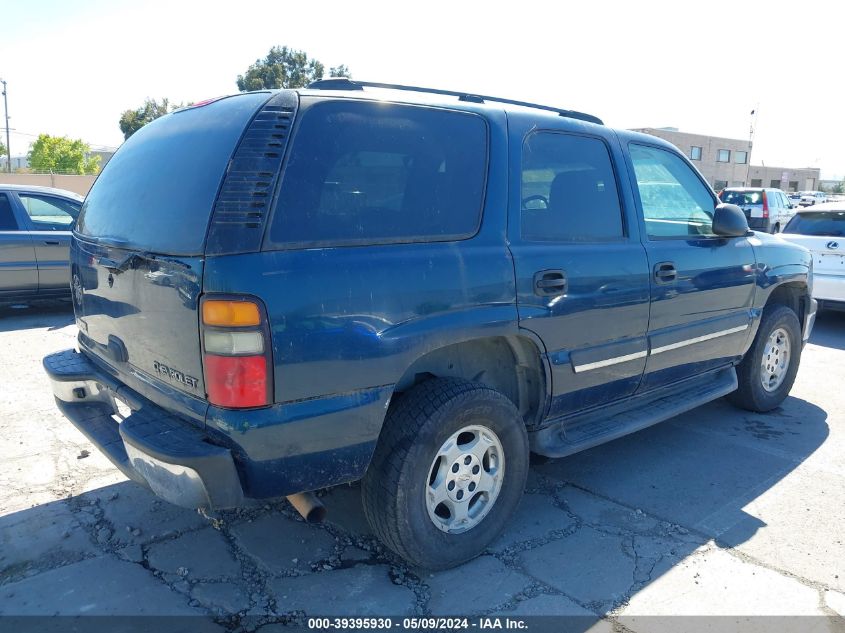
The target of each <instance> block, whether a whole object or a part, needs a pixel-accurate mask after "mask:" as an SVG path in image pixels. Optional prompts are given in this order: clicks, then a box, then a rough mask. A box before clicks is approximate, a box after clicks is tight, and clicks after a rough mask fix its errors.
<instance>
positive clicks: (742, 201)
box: [720, 190, 763, 207]
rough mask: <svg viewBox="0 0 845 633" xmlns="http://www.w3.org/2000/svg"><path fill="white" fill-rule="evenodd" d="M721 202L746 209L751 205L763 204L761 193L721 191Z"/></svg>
mask: <svg viewBox="0 0 845 633" xmlns="http://www.w3.org/2000/svg"><path fill="white" fill-rule="evenodd" d="M720 197H721V199H722V202H725V203H727V204H735V205H738V206H740V207H747V206H749V205H752V204H763V192H762V191H727V190H726V191H723V192H722V195H721V196H720Z"/></svg>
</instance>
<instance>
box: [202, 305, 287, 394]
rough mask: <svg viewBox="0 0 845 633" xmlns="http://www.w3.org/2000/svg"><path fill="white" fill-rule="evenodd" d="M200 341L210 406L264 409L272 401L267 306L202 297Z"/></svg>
mask: <svg viewBox="0 0 845 633" xmlns="http://www.w3.org/2000/svg"><path fill="white" fill-rule="evenodd" d="M200 313H201V315H202V318H201V323H202V329H201V336H202V350H203V370H204V372H205V389H206V393H207V394H208V401H209V402H210V403H211V404H214V405H217V406H219V407H227V408H237V409H239V408H249V407H263V406H267V405H269V404H271V403H272V401H273V379H272V375H273V365H272V360H273V359H272V353H271V348H270V344H269V341H270V330H269V327H268V324H267V318H266V316H265V311H264V308H263V306H262V305H261V304H260V303H259V302H258V301H256V300H254V299H251V298H247V297H231V296H226V297H219V298H218V297H215V296H214V295H207V296H205V297H203V299H202V304H201V306H200Z"/></svg>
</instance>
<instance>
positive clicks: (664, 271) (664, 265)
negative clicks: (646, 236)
mask: <svg viewBox="0 0 845 633" xmlns="http://www.w3.org/2000/svg"><path fill="white" fill-rule="evenodd" d="M677 278H678V269H677V268H675V264H674V263H672V262H660V263H658V264H655V265H654V280H655V281H656V282H657V283H659V284H670V283H672V282H673V281H675V280H676V279H677Z"/></svg>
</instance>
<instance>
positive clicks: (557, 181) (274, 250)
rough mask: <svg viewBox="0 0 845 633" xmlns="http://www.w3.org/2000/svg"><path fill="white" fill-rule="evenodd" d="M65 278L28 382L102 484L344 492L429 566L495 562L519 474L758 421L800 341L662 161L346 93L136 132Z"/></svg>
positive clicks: (499, 116)
mask: <svg viewBox="0 0 845 633" xmlns="http://www.w3.org/2000/svg"><path fill="white" fill-rule="evenodd" d="M71 264H72V271H71V274H72V287H73V297H74V305H75V310H76V320H77V324H78V326H79V340H78V351H74V350H68V351H65V352H61V353H58V354H53V355H51V356H48V357H47V358H45V359H44V365H45V368H46V370H47V372H48V374H49V375H50V377H51V379H52V384H53V390H54V392H55V395H56V400H57V403H58V406H59V408H60V409H61V410H62V412H63V413H64V414H65V415H66V416H67V417H68V418H69V419H70V420H71V422H73V424H74V425H76V427H77V428H78V429H79V430H80V431H82V432H83V433H84V434H85V435H86V436H87V437H88V438H89V439H90V440H91V441H92V442H94V443H95V444H96V445H98V446H99V447H100V449H101V450H102V451H104V452H105V453H106V455H108V457H109V458H110V459H111V460H112V461H113V462H114V463H115V464H116V465H117V466H118V467H119V468H120V469H121V470H122V471H123V472H124V473H125V474H126V475H127V476H128V477H130V478H131V479H133V480H135V481H137V482H139V483H141V484H143V485H145V486H148V487H149V488H151V489H152V490H153V491H154V492H155V493H157V494H158V495H160V496H161V497H163V498H165V499H167V500H169V501H172V502H174V503H177V504H181V505H185V506H193V507H197V506H202V507H207V508H225V507H232V506H237V505H238V504H240V503H242V502H243V499H244V497H250V498H268V497H280V496H284V495H293V494H295V493H301V492H303V491H312V490H315V489H318V488H322V487H326V486H332V485H335V484H339V483H342V482H348V481H353V480H358V479H363V482H362V496H363V504H364V508H365V511H366V515H367V518H368V519H369V521H370V524H371V525H372V528H373V530H374V531H375V533H376V534H377V535H378V536H379V538H381V539H382V540H383V542H384V543H385V544H386V545H387V546H389V547H390V548H391V549H392V550H394V551H395V552H397V553H398V554H399V555H401V556H403V557H404V558H405V559H407V560H408V561H410V562H412V563H415V564H418V565H421V566H424V567H429V568H444V567H449V566H452V565H455V564H458V563H460V562H462V561H466V560H468V559H470V558H472V557H473V556H476V555H478V554H479V553H480V552H482V551H483V550H484V548H485V547H486V546H487V545H488V544H489V543H490V542H491V540H492V539H494V538H495V537H496V536H497V534H498V533H499V532H500V531H501V530H502V528H503V526H504V525H505V522H506V521H507V519H508V517H509V515H511V513H512V512H513V511H514V509H515V508H516V506H517V504H518V502H519V499H520V496H521V495H522V492H523V487H524V484H525V479H526V473H527V469H528V462H529V452H530V451H533V452H535V453H538V454H541V455H545V456H551V457H563V456H566V455H570V454H572V453H575V452H577V451H581V450H584V449H586V448H589V447H592V446H596V445H597V444H601V443H602V442H606V441H608V440H611V439H614V438H618V437H620V436H622V435H625V434H627V433H631V432H633V431H636V430H639V429H642V428H644V427H647V426H649V425H651V424H654V423H656V422H659V421H662V420H665V419H667V418H669V417H672V416H675V415H678V414H680V413H683V412H684V411H687V410H689V409H691V408H693V407H696V406H698V405H700V404H703V403H705V402H708V401H710V400H713V399H715V398H719V397H720V396H724V395H728V394H730V397H731V398H732V399H733V401H734V402H736V403H737V404H738V405H739V406H741V407H745V408H748V409H751V410H755V411H767V410H770V409H772V408H774V407H776V406H777V405H778V404H780V403H781V401H783V399H784V398H785V397H786V396H787V394H788V393H789V390H790V388H791V387H792V383H793V380H794V379H795V374H796V372H797V370H798V363H799V359H800V354H801V349H802V346H803V343H804V342H805V341H806V339H807V337H808V336H809V333H810V329H811V327H812V324H813V319H814V316H815V302H814V301H813V300H812V299H811V294H810V272H811V265H812V264H811V260H810V256H809V254H808V252H807V251H806V250H805V249H803V248H801V247H798V246H794V245H790V244H787V243H786V242H784V241H782V240H780V239H777V238H773V237H770V236H768V235H764V234H755V233H752V232H750V231H749V230H748V225H747V223H746V219H745V217H744V215H743V214H742V211H741V210H739V209H738V208H737V207H735V206H732V205H727V204H719V201H718V200H717V199H716V196H715V195H714V193H713V191H712V190H711V189H710V188H709V187H708V185H707V184H706V182H705V181H704V180H703V179H702V178H701V176H700V175H699V173H698V172H697V171H696V170H695V168H694V167H692V166H691V164H690V163H689V162H688V161H687V160H686V159H685V158H684V156H683V155H681V154H679V153H678V151H677V150H676V149H675V148H674V147H673V146H672V145H670V144H669V143H666V142H664V141H662V140H660V139H657V138H654V137H652V136H646V135H643V134H637V133H632V132H627V131H620V130H612V129H609V128H607V127H605V126H604V125H602V123H601V121H600V120H599V119H597V118H595V117H593V116H590V115H586V114H582V113H578V112H572V111H568V110H558V109H555V108H550V107H545V106H536V105H531V104H525V103H519V102H512V101H506V100H502V99H494V98H490V97H483V96H479V95H474V94H462V93H451V92H447V91H434V90H424V89H420V88H413V89H411V88H408V87H402V86H384V85H381V84H369V83H364V82H352V81H349V80H345V79H339V80H329V81H322V82H318V83H317V84H314V85H312V86H311V87H310V88H309V89H303V90H283V91H277V92H255V93H247V94H240V95H236V96H231V97H227V98H222V99H218V100H215V101H211V102H207V103H204V104H197V105H195V106H193V107H189V108H186V109H183V110H180V111H177V112H175V113H173V114H169V115H167V116H164V117H162V118H160V119H158V120H156V121H154V122H153V123H151V124H149V125H147V126H146V127H144V128H143V129H141V130H140V131H139V132H138V133H136V134H135V135H134V136H132V138H130V139H129V140H128V141H127V142H126V143H125V144H124V145H123V146H122V147H121V148H120V150H119V151H118V152H117V154H116V155H115V156H114V158H113V159H112V160H111V161H109V164H108V165H107V166H106V168H105V169H104V171H103V173H102V175H101V176H100V177H99V179H98V180H97V182H96V184H95V185H94V187H93V189H92V190H91V192H90V194H89V195H88V197H87V199H86V201H85V205H84V207H83V210H82V214H81V216H80V219H79V222H78V225H77V227H76V231H75V233H74V239H73V243H72V247H71ZM608 467H612V465H611V464H609V465H608ZM295 499H296V500H299V501H302V500H303V498H302V496H301V495H300V496H297V497H295ZM307 499H308V498H307V497H306V498H305V500H306V501H307Z"/></svg>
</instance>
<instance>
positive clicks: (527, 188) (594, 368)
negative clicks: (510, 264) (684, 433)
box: [508, 115, 649, 417]
mask: <svg viewBox="0 0 845 633" xmlns="http://www.w3.org/2000/svg"><path fill="white" fill-rule="evenodd" d="M509 117H510V120H511V122H510V125H509V129H510V145H511V151H512V158H511V174H513V175H516V178H515V179H514V180H513V182H512V183H511V190H512V192H514V193H515V195H512V196H511V204H510V206H511V209H510V212H509V226H508V237H509V241H510V249H511V253H512V255H513V258H514V266H515V269H516V280H517V303H518V309H519V323H520V327H521V328H524V329H527V330H530V331H531V332H533V333H535V334H536V335H537V336H539V338H540V339H542V341H543V343H544V344H545V347H546V352H547V354H548V360H549V364H550V367H551V372H552V376H551V378H552V386H551V387H552V404H551V409H550V411H549V416H552V417H555V416H560V415H566V414H569V413H573V412H576V411H579V410H582V409H585V408H589V407H593V406H597V405H602V404H605V403H608V402H611V401H613V400H617V399H620V398H624V397H626V396H629V395H631V394H632V393H634V391H635V390H636V389H637V386H638V384H639V382H640V378H641V375H642V372H643V368H644V367H645V361H646V351H647V347H646V331H647V328H648V313H649V281H648V262H647V260H646V255H645V251H644V249H643V247H642V244H641V243H640V241H639V235H638V233H637V227H636V224H635V223H634V222H632V221H630V220H631V218H627V217H626V215H625V209H630V208H631V207H632V205H631V204H630V200H626V197H625V195H624V193H623V192H624V191H625V189H626V188H627V187H628V181H627V179H626V177H625V168H624V162H623V159H622V157H621V155H620V152H619V148H618V144H617V142H616V137H615V136H614V135H613V133H612V132H611V131H609V130H607V129H605V128H600V127H597V126H589V130H588V131H587V130H584V128H585V127H586V126H583V125H580V124H573V123H568V122H567V121H565V120H563V119H561V121H560V122H559V123H557V122H555V123H554V124H550V122H549V121H547V120H544V121H543V122H542V126H543V129H539V130H537V129H536V128H537V127H538V125H537V123H536V122H535V121H532V120H528V119H523V118H521V117H517V116H514V115H509Z"/></svg>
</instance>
